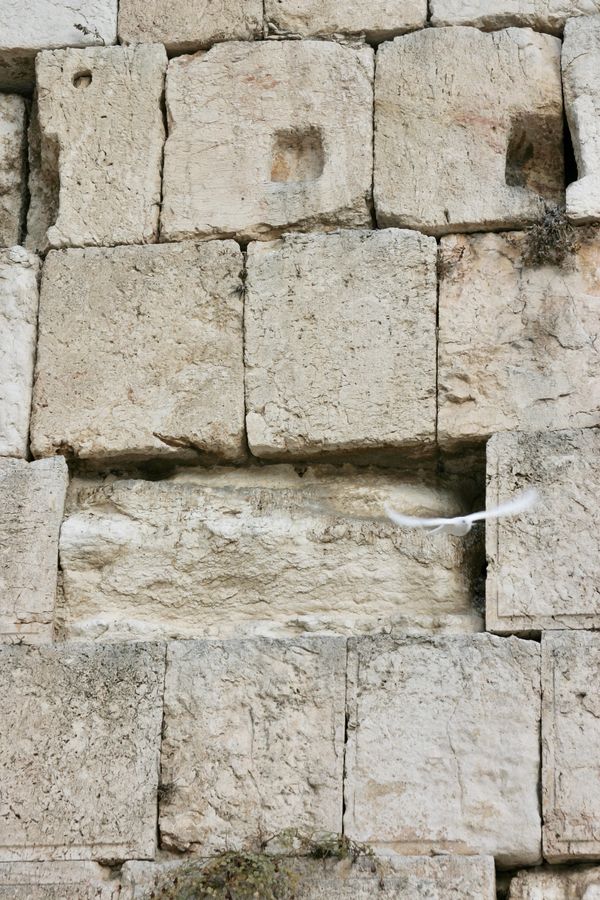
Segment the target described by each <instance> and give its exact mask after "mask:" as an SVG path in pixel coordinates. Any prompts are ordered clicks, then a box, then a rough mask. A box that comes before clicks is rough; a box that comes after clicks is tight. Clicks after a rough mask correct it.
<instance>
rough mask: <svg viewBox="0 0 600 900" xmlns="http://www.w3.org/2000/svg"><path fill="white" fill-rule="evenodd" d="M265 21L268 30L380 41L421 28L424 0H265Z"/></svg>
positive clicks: (423, 20) (423, 21)
mask: <svg viewBox="0 0 600 900" xmlns="http://www.w3.org/2000/svg"><path fill="white" fill-rule="evenodd" d="M265 18H266V25H267V28H268V29H269V31H270V32H271V33H272V34H283V35H285V34H291V35H302V36H303V37H306V36H309V37H310V36H311V35H318V36H331V35H334V34H352V35H361V34H364V35H366V37H367V38H368V39H369V40H372V41H383V40H387V39H389V38H391V37H394V36H395V35H397V34H404V32H406V31H413V30H414V29H415V28H423V26H424V25H425V20H426V18H427V0H404V2H402V3H398V2H397V0H372V2H370V3H368V4H367V3H362V2H361V0H346V2H344V3H339V2H338V0H266V2H265Z"/></svg>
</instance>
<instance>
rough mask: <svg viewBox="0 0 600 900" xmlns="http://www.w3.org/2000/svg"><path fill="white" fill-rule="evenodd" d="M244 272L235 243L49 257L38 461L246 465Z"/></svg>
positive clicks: (36, 411)
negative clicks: (69, 458) (57, 457)
mask: <svg viewBox="0 0 600 900" xmlns="http://www.w3.org/2000/svg"><path fill="white" fill-rule="evenodd" d="M242 264H243V261H242V254H241V252H240V249H239V247H238V246H237V245H236V244H234V243H233V241H227V242H221V241H211V242H209V243H204V244H193V243H185V244H174V245H155V246H148V247H116V248H108V249H104V248H102V249H100V248H89V249H85V250H83V249H82V250H77V249H75V250H67V251H60V252H52V253H50V254H49V255H48V257H47V259H46V263H45V266H44V272H43V278H42V288H41V296H40V317H39V343H38V355H37V368H36V382H35V390H34V400H33V415H32V449H33V453H34V455H35V456H47V455H50V454H53V453H56V452H57V451H61V452H65V453H67V455H75V456H79V457H82V458H86V459H88V458H91V459H95V460H100V459H103V460H107V459H121V460H122V459H127V460H140V459H146V458H148V459H156V458H158V457H165V458H174V459H175V458H177V459H179V458H181V459H192V460H210V459H226V460H239V459H241V458H242V457H243V456H244V454H245V450H244V442H245V437H244V380H243V379H244V372H243V350H242V348H243V335H242V314H243V307H242V296H241V294H242Z"/></svg>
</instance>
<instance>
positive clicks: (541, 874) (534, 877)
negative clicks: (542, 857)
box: [508, 866, 600, 900]
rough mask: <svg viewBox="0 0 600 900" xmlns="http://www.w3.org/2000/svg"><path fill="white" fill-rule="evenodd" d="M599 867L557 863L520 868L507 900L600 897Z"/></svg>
mask: <svg viewBox="0 0 600 900" xmlns="http://www.w3.org/2000/svg"><path fill="white" fill-rule="evenodd" d="M598 897H600V867H599V866H578V867H577V868H573V869H566V870H564V871H561V870H560V869H559V870H557V869H556V868H555V867H552V868H544V869H540V870H538V871H533V872H531V871H530V872H528V871H523V872H518V873H517V875H516V876H515V877H514V878H513V879H512V880H511V882H510V891H509V894H508V900H598Z"/></svg>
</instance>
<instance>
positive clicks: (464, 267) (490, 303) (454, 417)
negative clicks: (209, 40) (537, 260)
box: [438, 229, 600, 444]
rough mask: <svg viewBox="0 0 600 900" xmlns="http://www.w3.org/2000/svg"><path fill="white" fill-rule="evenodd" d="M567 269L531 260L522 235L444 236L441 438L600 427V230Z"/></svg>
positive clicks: (586, 238) (589, 235)
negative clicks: (528, 261)
mask: <svg viewBox="0 0 600 900" xmlns="http://www.w3.org/2000/svg"><path fill="white" fill-rule="evenodd" d="M577 240H578V243H579V249H578V250H577V251H576V252H575V253H574V254H572V255H571V256H570V257H569V259H568V260H567V262H566V264H565V266H564V267H563V268H558V267H555V266H542V267H535V266H529V265H527V264H526V263H525V262H524V256H525V254H526V249H527V237H526V235H525V234H522V233H509V234H502V235H494V234H481V235H474V236H472V237H469V236H463V235H461V236H457V237H449V238H444V239H443V240H442V257H443V264H442V270H443V272H444V274H443V275H442V278H441V282H440V307H439V365H438V384H439V395H438V406H439V416H438V437H439V439H440V441H441V443H443V444H453V443H456V442H458V441H481V440H483V439H485V438H487V437H489V435H491V434H494V433H495V432H499V431H509V430H518V431H545V430H547V429H560V428H582V427H587V426H590V425H598V424H600V364H599V357H598V348H597V346H596V343H597V340H598V336H599V335H600V326H599V322H598V305H599V298H600V285H599V282H598V271H599V268H600V231H598V230H597V229H581V230H580V231H579V233H578V235H577Z"/></svg>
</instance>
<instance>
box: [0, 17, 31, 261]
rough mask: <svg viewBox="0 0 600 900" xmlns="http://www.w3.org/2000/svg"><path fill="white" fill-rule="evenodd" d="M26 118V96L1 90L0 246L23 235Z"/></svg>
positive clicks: (12, 241)
mask: <svg viewBox="0 0 600 900" xmlns="http://www.w3.org/2000/svg"><path fill="white" fill-rule="evenodd" d="M1 15H2V14H1V13H0V16H1ZM25 122H26V110H25V101H24V100H23V98H22V97H18V96H17V95H16V94H0V247H11V246H12V245H13V244H18V243H19V240H20V238H21V224H22V217H23V212H24V210H23V201H24V193H25Z"/></svg>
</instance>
